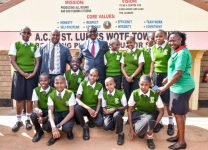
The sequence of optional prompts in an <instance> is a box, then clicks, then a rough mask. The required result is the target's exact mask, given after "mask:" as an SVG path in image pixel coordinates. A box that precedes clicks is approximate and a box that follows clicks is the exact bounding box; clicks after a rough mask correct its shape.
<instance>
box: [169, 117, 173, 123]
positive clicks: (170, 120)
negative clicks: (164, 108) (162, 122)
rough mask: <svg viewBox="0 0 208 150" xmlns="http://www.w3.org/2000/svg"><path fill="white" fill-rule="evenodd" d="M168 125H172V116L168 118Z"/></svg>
mask: <svg viewBox="0 0 208 150" xmlns="http://www.w3.org/2000/svg"><path fill="white" fill-rule="evenodd" d="M168 118H169V124H173V117H172V116H169V117H168Z"/></svg>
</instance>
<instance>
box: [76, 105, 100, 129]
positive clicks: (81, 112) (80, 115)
mask: <svg viewBox="0 0 208 150" xmlns="http://www.w3.org/2000/svg"><path fill="white" fill-rule="evenodd" d="M93 109H94V110H95V109H96V108H93ZM75 115H76V118H77V120H78V121H79V123H80V125H81V126H82V127H84V125H85V120H84V116H87V118H88V119H89V120H91V121H93V123H94V124H95V125H96V126H99V127H101V126H103V115H102V113H101V111H99V112H98V114H97V116H96V117H95V118H93V117H91V116H90V114H89V112H88V111H87V109H85V108H84V107H82V106H80V105H75Z"/></svg>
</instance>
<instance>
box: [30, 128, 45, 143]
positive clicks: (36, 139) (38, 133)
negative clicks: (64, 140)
mask: <svg viewBox="0 0 208 150" xmlns="http://www.w3.org/2000/svg"><path fill="white" fill-rule="evenodd" d="M43 134H44V132H43V131H40V132H36V133H35V135H34V136H33V139H32V142H38V141H39V140H40V139H41V137H42V136H43Z"/></svg>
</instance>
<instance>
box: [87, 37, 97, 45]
mask: <svg viewBox="0 0 208 150" xmlns="http://www.w3.org/2000/svg"><path fill="white" fill-rule="evenodd" d="M92 41H93V40H92V39H91V38H89V42H90V44H92ZM94 43H98V39H97V38H96V39H95V40H94Z"/></svg>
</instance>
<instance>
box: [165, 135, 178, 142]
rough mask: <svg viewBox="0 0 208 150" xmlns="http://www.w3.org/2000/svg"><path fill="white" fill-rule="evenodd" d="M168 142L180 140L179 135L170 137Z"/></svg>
mask: <svg viewBox="0 0 208 150" xmlns="http://www.w3.org/2000/svg"><path fill="white" fill-rule="evenodd" d="M167 141H168V142H178V137H176V136H174V137H170V138H168V139H167Z"/></svg>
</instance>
